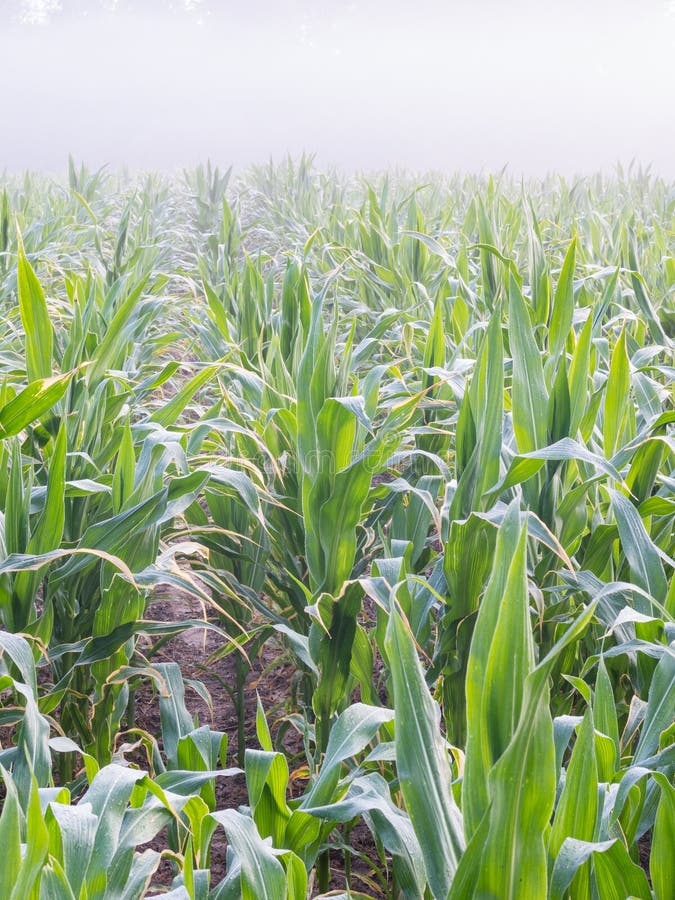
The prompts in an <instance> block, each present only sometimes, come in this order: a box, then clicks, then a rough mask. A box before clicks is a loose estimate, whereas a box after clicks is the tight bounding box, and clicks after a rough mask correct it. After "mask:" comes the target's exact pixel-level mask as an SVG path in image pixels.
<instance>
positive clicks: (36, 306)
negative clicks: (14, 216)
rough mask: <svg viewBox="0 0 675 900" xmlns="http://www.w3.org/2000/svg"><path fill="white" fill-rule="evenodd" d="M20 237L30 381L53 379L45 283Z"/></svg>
mask: <svg viewBox="0 0 675 900" xmlns="http://www.w3.org/2000/svg"><path fill="white" fill-rule="evenodd" d="M17 240H18V245H19V247H18V275H17V284H18V291H19V309H20V311H21V321H22V322H23V328H24V331H25V333H26V370H27V372H28V380H29V381H37V380H38V379H49V378H50V376H51V374H52V347H53V343H54V329H53V327H52V323H51V321H50V318H49V312H48V310H47V302H46V300H45V295H44V292H43V290H42V286H41V284H40V282H39V281H38V278H37V276H36V274H35V272H34V271H33V269H32V267H31V264H30V263H29V262H28V259H27V258H26V253H25V251H24V248H23V241H22V239H21V235H20V234H18V235H17Z"/></svg>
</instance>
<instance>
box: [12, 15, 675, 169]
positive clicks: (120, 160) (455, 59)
mask: <svg viewBox="0 0 675 900" xmlns="http://www.w3.org/2000/svg"><path fill="white" fill-rule="evenodd" d="M83 13H85V14H83ZM0 61H1V62H2V71H3V74H4V78H3V82H4V86H3V100H2V107H1V113H0V170H1V169H3V168H8V169H10V170H21V169H23V168H25V167H30V168H43V169H49V170H63V169H64V167H65V163H66V158H67V154H68V153H69V152H72V153H73V154H74V155H75V156H76V157H77V158H80V159H84V160H86V161H87V162H88V163H90V164H92V165H99V164H103V163H110V164H112V165H115V166H117V165H121V164H124V163H126V164H129V165H130V166H132V167H145V168H148V167H161V168H168V169H171V168H175V167H178V166H182V165H184V164H187V163H190V162H196V161H200V160H204V159H206V158H207V157H210V158H211V159H212V160H214V161H216V162H218V163H219V164H221V165H228V164H230V163H234V164H235V165H237V166H241V165H245V164H246V163H248V162H260V161H264V160H266V159H268V158H269V157H270V156H273V157H274V158H279V157H281V156H282V154H284V153H285V152H287V151H290V152H291V153H294V154H297V153H300V152H301V151H303V150H306V151H309V152H316V154H317V156H318V159H319V162H320V163H324V164H330V163H337V164H338V165H341V166H342V167H344V168H354V167H356V168H360V169H364V168H365V169H370V168H382V167H384V166H387V165H403V166H406V167H408V168H412V169H427V168H440V169H445V170H456V169H464V170H472V171H476V170H479V169H498V168H501V167H502V166H504V165H507V164H508V166H509V168H510V170H511V171H513V172H514V173H520V172H521V171H524V172H527V173H531V174H535V175H536V174H543V173H545V172H546V171H551V170H557V171H562V172H564V173H567V174H572V173H574V172H579V171H591V170H595V169H598V168H604V169H611V167H612V166H613V165H614V163H616V162H617V161H621V162H623V163H628V162H630V160H631V159H633V158H635V159H637V160H638V161H639V162H641V163H643V164H651V165H652V167H653V169H654V170H655V171H657V172H660V173H662V174H664V175H666V176H668V177H672V176H675V114H674V113H675V2H673V0H641V2H640V0H638V2H623V0H615V2H609V0H595V2H594V0H568V2H546V0H540V2H535V0H514V2H508V0H504V2H501V3H500V2H497V0H474V2H470V0H455V2H453V0H446V2H441V0H410V2H398V0H389V2H386V0H358V2H346V3H344V2H343V3H341V2H326V0H314V2H310V0H278V2H273V0H247V2H217V0H174V2H171V0H149V2H141V0H137V2H135V3H133V2H131V0H127V2H125V0H93V2H89V3H87V2H84V0H80V2H77V0H71V2H67V0H0Z"/></svg>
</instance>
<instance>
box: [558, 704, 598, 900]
mask: <svg viewBox="0 0 675 900" xmlns="http://www.w3.org/2000/svg"><path fill="white" fill-rule="evenodd" d="M593 731H594V729H593V711H592V709H591V707H590V706H589V707H588V709H587V710H586V715H585V716H584V718H583V721H582V723H581V726H580V728H579V732H578V735H577V740H576V744H575V745H574V750H573V751H572V756H571V758H570V762H569V765H568V767H567V775H566V778H565V785H564V787H563V790H562V794H561V796H560V800H559V801H558V806H557V808H556V811H555V818H554V819H553V827H552V829H551V835H550V837H549V841H548V853H549V858H550V860H551V862H553V861H554V860H555V859H556V857H557V856H558V853H559V852H560V849H561V847H562V845H563V843H564V842H565V840H566V838H568V837H572V838H576V839H578V840H581V841H592V840H593V837H594V832H595V819H596V813H597V797H598V772H597V766H596V761H595V746H594V744H595V741H594V733H593ZM582 878H583V882H584V883H583V885H582V884H581V883H580V879H582ZM575 884H576V890H581V891H582V893H583V892H585V893H586V895H588V871H587V870H583V872H579V873H578V874H577V876H576V881H575Z"/></svg>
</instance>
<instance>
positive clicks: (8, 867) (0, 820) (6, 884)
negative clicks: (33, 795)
mask: <svg viewBox="0 0 675 900" xmlns="http://www.w3.org/2000/svg"><path fill="white" fill-rule="evenodd" d="M0 776H2V781H3V782H4V785H5V789H6V795H5V799H4V802H3V805H2V813H0V840H2V848H3V849H2V852H3V859H2V865H0V895H1V896H3V897H10V896H11V895H12V891H13V890H14V887H15V885H16V883H17V880H18V878H19V873H20V871H21V868H22V867H21V807H20V805H19V797H18V794H17V790H16V787H15V785H14V782H13V780H12V776H11V775H10V774H9V772H7V771H6V770H5V769H4V768H2V767H1V766H0ZM36 837H37V836H36Z"/></svg>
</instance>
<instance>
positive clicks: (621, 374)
mask: <svg viewBox="0 0 675 900" xmlns="http://www.w3.org/2000/svg"><path fill="white" fill-rule="evenodd" d="M629 392H630V363H629V361H628V351H627V350H626V328H625V326H624V328H623V329H622V330H621V335H620V337H619V340H618V341H617V342H616V345H615V347H614V352H613V353H612V361H611V363H610V366H609V375H608V377H607V383H606V385H605V409H604V417H603V426H602V436H603V448H604V451H605V456H607V457H610V458H611V457H612V456H613V455H614V453H615V452H616V450H617V449H618V448H619V446H620V443H619V442H620V439H621V435H622V432H623V427H624V422H625V421H626V413H627V410H628V402H629Z"/></svg>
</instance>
